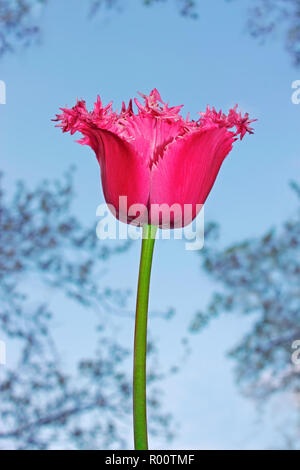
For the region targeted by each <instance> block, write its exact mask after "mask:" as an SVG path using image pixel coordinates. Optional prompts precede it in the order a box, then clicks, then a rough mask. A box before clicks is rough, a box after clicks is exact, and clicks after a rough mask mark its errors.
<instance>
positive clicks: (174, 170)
mask: <svg viewBox="0 0 300 470" xmlns="http://www.w3.org/2000/svg"><path fill="white" fill-rule="evenodd" d="M141 96H142V98H143V99H144V102H145V103H144V105H143V104H141V103H140V102H139V101H138V100H137V99H135V100H134V102H135V104H136V106H137V114H135V113H134V110H133V106H132V100H130V102H129V105H128V107H127V108H126V106H125V103H123V105H122V109H121V112H120V113H118V112H117V111H116V112H115V111H113V109H112V103H109V104H108V105H107V106H105V107H104V106H103V105H102V102H101V100H100V97H99V96H98V98H97V101H96V103H95V106H94V110H93V111H92V112H88V111H87V109H86V104H85V101H83V100H81V101H78V102H77V104H76V105H75V106H74V107H73V108H71V109H62V114H59V115H57V119H56V120H57V121H59V122H60V123H59V124H58V126H59V127H61V128H62V130H63V132H70V133H71V134H74V133H75V132H80V133H81V134H82V135H83V138H82V139H81V140H79V143H81V144H82V145H89V146H90V147H91V148H92V149H93V150H94V152H95V154H96V157H97V160H98V162H99V165H100V168H101V178H102V185H103V192H104V197H105V200H106V202H107V204H108V205H109V206H111V207H113V208H114V214H115V215H116V217H117V218H118V219H120V220H121V221H123V222H127V223H134V224H138V225H142V224H144V223H151V224H153V225H158V226H160V227H166V226H167V227H171V228H175V227H176V228H177V227H182V226H184V225H187V224H188V223H190V222H191V221H192V220H193V219H194V218H195V217H196V215H197V213H198V212H199V210H200V208H201V205H203V204H204V203H205V201H206V199H207V196H208V194H209V193H210V191H211V189H212V186H213V184H214V182H215V179H216V177H217V175H218V172H219V169H220V167H221V165H222V162H223V161H224V159H225V157H226V156H227V155H228V154H229V152H230V150H231V149H232V145H233V142H234V141H235V140H237V138H238V136H240V139H242V138H243V137H244V135H245V134H246V133H247V132H248V133H249V134H252V133H253V130H252V128H251V127H250V124H251V122H253V121H254V120H250V119H249V116H248V114H247V113H246V114H245V115H244V116H242V114H241V112H238V111H237V106H235V107H234V108H233V109H231V110H230V111H229V113H228V115H226V114H223V113H222V112H221V111H220V112H217V111H216V110H215V109H214V108H213V109H210V108H209V107H207V110H206V112H204V113H199V114H200V118H199V119H198V120H197V121H194V120H190V119H189V116H187V118H186V119H184V118H183V117H182V116H181V115H180V110H181V108H182V106H174V107H169V105H168V104H166V103H164V102H163V101H162V99H161V97H160V94H159V93H158V91H157V90H156V89H154V90H152V91H151V93H150V95H149V96H147V95H143V94H141ZM120 196H126V197H127V203H126V206H123V205H122V204H121V203H120ZM121 199H122V198H121ZM186 207H189V211H188V212H187V210H186ZM170 208H173V210H172V212H171V220H169V223H168V224H167V225H165V221H166V220H168V216H169V215H170Z"/></svg>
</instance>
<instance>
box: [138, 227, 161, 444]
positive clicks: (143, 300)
mask: <svg viewBox="0 0 300 470" xmlns="http://www.w3.org/2000/svg"><path fill="white" fill-rule="evenodd" d="M156 230H157V227H155V226H153V225H144V226H143V240H142V252H141V260H140V271H139V281H138V291H137V301H136V317H135V334H134V364H133V426H134V446H135V450H147V449H148V436H147V409H146V353H147V317H148V301H149V287H150V275H151V266H152V257H153V248H154V243H155V235H156Z"/></svg>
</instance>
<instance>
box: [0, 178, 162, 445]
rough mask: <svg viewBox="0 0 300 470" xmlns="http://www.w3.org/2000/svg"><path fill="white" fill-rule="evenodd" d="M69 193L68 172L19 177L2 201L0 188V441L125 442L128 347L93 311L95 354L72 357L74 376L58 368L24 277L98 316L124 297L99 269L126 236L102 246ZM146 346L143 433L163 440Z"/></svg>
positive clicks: (155, 370) (48, 331)
mask: <svg viewBox="0 0 300 470" xmlns="http://www.w3.org/2000/svg"><path fill="white" fill-rule="evenodd" d="M72 199H73V177H72V172H68V173H67V174H66V176H65V179H64V180H58V181H55V182H53V183H49V182H47V181H44V182H42V183H41V184H40V185H38V186H37V187H36V188H35V189H34V190H29V189H28V188H27V187H26V186H25V185H24V184H23V183H19V184H18V186H17V190H16V192H15V194H14V195H13V197H12V198H11V199H9V200H8V198H7V197H6V196H5V194H4V190H3V185H2V182H1V185H0V336H1V340H5V341H7V342H8V344H9V345H10V348H9V350H10V351H11V353H10V356H13V357H11V358H10V360H9V364H7V365H6V366H0V422H1V427H0V446H1V445H3V446H4V447H5V448H7V447H8V448H9V447H12V448H14V449H49V448H65V447H66V448H95V449H96V448H103V447H104V448H117V447H124V446H126V445H127V434H128V431H127V432H126V423H127V422H128V421H127V420H128V417H129V416H130V411H131V379H130V376H129V377H128V375H127V370H128V364H126V360H127V356H128V351H127V350H126V349H125V348H123V347H122V346H120V345H119V344H118V343H117V341H116V340H115V339H114V338H115V336H114V335H113V334H112V333H111V331H108V330H107V323H108V322H107V321H106V320H107V318H106V320H105V317H103V315H100V316H98V317H97V324H98V328H97V338H98V345H97V348H96V351H95V355H94V356H93V357H84V358H82V359H80V360H79V362H78V364H77V367H76V368H75V371H74V373H73V372H72V371H71V372H70V367H68V368H67V370H66V365H65V363H64V361H62V358H61V352H60V351H61V348H62V347H63V348H64V345H62V344H58V343H57V340H56V339H55V336H54V335H53V331H54V329H53V321H54V316H53V315H52V313H51V311H50V310H49V308H48V306H47V304H46V303H45V302H42V303H41V302H40V300H39V299H38V298H37V297H38V294H39V293H38V292H37V293H36V294H35V293H34V289H35V288H34V287H32V284H31V282H32V278H33V277H34V276H35V278H36V279H37V280H38V281H39V284H42V285H43V284H44V285H45V286H50V287H51V288H52V291H53V292H54V293H55V295H56V294H57V293H58V292H61V293H62V294H66V295H67V296H68V297H70V298H71V299H73V301H76V302H79V303H80V304H81V305H83V306H84V307H86V308H87V307H97V311H98V312H99V310H100V312H102V313H104V312H107V311H108V310H112V309H113V308H116V309H117V308H120V307H122V306H123V305H124V302H125V300H126V299H127V294H128V293H127V292H124V291H121V290H118V289H116V290H112V289H111V288H107V287H106V286H104V285H103V280H102V278H103V276H102V275H101V273H102V272H103V268H104V266H105V265H106V264H107V261H108V260H109V259H111V257H113V256H117V255H119V254H121V253H123V252H126V251H127V250H128V248H129V243H128V242H122V243H118V242H116V243H115V244H114V247H113V248H109V247H108V246H107V245H105V244H104V242H103V241H99V240H98V239H97V238H96V233H95V227H92V228H88V229H86V228H84V227H83V226H82V225H81V223H80V222H79V220H78V219H77V218H76V217H74V216H73V215H72V214H71V210H70V205H71V202H72ZM34 285H35V284H33V286H34ZM32 291H33V292H32ZM53 295H54V294H53ZM32 297H33V298H32ZM70 302H72V300H70ZM71 305H72V304H71ZM82 321H84V318H82ZM70 322H71V318H70ZM54 324H55V322H54ZM74 346H76V345H74ZM149 349H150V350H151V351H152V353H151V354H150V358H151V356H152V357H153V364H152V366H151V359H150V363H149V366H150V367H149V383H150V387H149V407H150V431H152V433H159V434H161V435H162V436H164V437H170V428H169V420H170V417H169V416H168V415H165V414H163V413H162V412H161V410H160V399H159V398H160V396H161V394H160V393H158V391H157V389H156V382H157V381H158V380H160V379H161V378H162V377H163V374H160V372H159V367H158V365H157V354H156V353H155V348H154V347H151V344H149ZM151 351H150V352H151ZM71 369H72V368H71ZM129 419H130V418H129ZM124 429H125V430H124Z"/></svg>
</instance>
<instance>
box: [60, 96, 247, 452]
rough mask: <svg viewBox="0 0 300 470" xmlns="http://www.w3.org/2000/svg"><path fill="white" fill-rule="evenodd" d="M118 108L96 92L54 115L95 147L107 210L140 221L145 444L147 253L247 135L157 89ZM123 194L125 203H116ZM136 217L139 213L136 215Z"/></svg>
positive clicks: (138, 360) (137, 430)
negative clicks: (166, 98)
mask: <svg viewBox="0 0 300 470" xmlns="http://www.w3.org/2000/svg"><path fill="white" fill-rule="evenodd" d="M141 96H142V97H143V98H144V100H145V104H144V105H142V104H141V103H139V101H137V100H136V99H135V104H136V106H137V108H138V111H137V114H135V113H134V111H133V108H132V101H130V103H129V106H128V107H127V108H126V106H125V104H124V103H123V106H122V110H121V112H120V113H118V112H114V111H113V110H112V105H111V103H110V104H108V105H107V106H106V107H103V105H102V103H101V100H100V98H99V97H98V99H97V101H96V103H95V107H94V110H93V111H92V112H88V111H87V109H86V106H85V102H84V101H78V102H77V104H76V106H74V107H73V108H72V109H62V114H59V115H57V118H56V121H59V124H58V126H59V127H62V130H63V131H64V132H68V131H70V132H71V134H74V133H75V132H80V133H81V134H82V135H83V138H82V139H81V140H80V141H79V142H80V143H81V144H83V145H89V146H90V147H92V149H93V150H94V152H95V154H96V157H97V160H98V162H99V165H100V168H101V178H102V185H103V192H104V196H105V199H106V202H107V204H108V207H109V208H110V210H111V211H112V212H113V213H114V215H115V216H116V217H117V218H118V219H119V220H121V221H123V222H126V223H133V224H135V225H142V226H143V236H142V250H141V260H140V270H139V281H138V291H137V303H136V317H135V339H134V365H133V423H134V443H135V449H137V450H146V449H148V433H147V412H146V353H147V316H148V301H149V287H150V274H151V265H152V256H153V248H154V241H155V236H156V230H157V227H161V228H178V227H183V226H185V225H187V224H188V223H190V222H191V221H192V220H193V219H194V218H195V217H196V215H197V213H198V212H199V210H201V207H202V205H203V204H204V203H205V201H206V198H207V196H208V194H209V193H210V190H211V188H212V186H213V184H214V182H215V180H216V177H217V175H218V172H219V169H220V167H221V165H222V162H223V161H224V159H225V157H226V156H227V155H228V154H229V152H230V150H231V149H232V145H233V142H234V141H235V140H237V139H238V136H240V139H242V138H243V137H244V135H245V134H246V132H248V133H249V134H252V133H253V131H252V129H251V127H250V124H251V122H253V121H251V120H249V117H248V114H245V115H244V116H242V115H241V113H238V112H237V106H235V107H234V108H233V109H231V110H230V111H229V113H228V115H225V114H223V113H222V112H221V111H220V112H218V113H217V112H216V110H215V109H214V108H213V109H212V110H211V109H210V108H209V107H208V108H207V110H206V112H205V113H200V118H199V119H198V120H197V121H193V120H190V119H189V117H187V118H186V119H183V117H182V116H181V115H180V109H181V106H175V107H169V106H168V104H166V103H164V102H163V101H162V99H161V97H160V95H159V93H158V91H157V90H156V89H154V90H152V91H151V93H150V95H149V96H146V95H141ZM124 198H125V199H126V204H124V203H123V201H124ZM137 215H138V216H137Z"/></svg>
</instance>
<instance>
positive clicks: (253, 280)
mask: <svg viewBox="0 0 300 470" xmlns="http://www.w3.org/2000/svg"><path fill="white" fill-rule="evenodd" d="M292 187H293V189H294V190H295V192H296V194H297V196H298V197H299V200H300V187H299V185H297V184H296V183H292ZM218 239H219V236H218V227H217V226H216V225H210V227H209V229H208V231H207V233H206V242H205V247H204V249H203V250H202V252H199V253H200V256H201V257H202V261H203V267H204V269H205V270H206V272H207V273H209V274H210V275H211V276H212V278H213V279H214V280H216V281H217V283H218V285H219V286H220V287H219V289H218V290H217V292H216V293H215V294H214V295H213V297H212V299H211V301H210V303H209V305H208V307H207V309H206V310H205V311H201V312H198V313H197V314H196V316H195V318H194V319H193V322H192V324H191V328H190V329H191V332H197V331H199V330H201V329H202V328H203V327H205V326H206V325H207V324H208V323H209V322H210V321H211V320H212V319H213V318H216V317H218V316H219V315H220V314H222V313H225V312H235V313H241V314H243V315H247V316H250V315H252V317H253V327H252V328H251V329H250V330H249V332H248V333H247V334H246V335H245V336H244V338H243V339H242V340H241V342H240V343H239V344H238V345H237V346H236V347H235V348H234V349H233V350H232V351H231V352H230V356H231V357H232V358H233V359H234V360H235V363H236V377H237V381H238V383H239V385H240V386H241V388H242V391H243V393H245V394H246V395H247V396H249V397H252V398H254V399H255V400H257V402H258V403H260V404H265V403H266V402H267V401H268V400H269V399H270V398H271V397H273V396H274V395H275V394H279V393H287V394H289V396H291V397H292V402H294V405H295V406H296V408H297V407H298V406H299V404H300V400H299V397H300V373H299V372H300V369H299V365H297V364H294V363H293V362H292V353H293V349H292V343H293V341H295V340H299V339H300V207H299V209H298V211H297V212H296V214H295V216H294V217H293V218H291V219H289V220H287V221H286V222H285V223H284V224H283V225H282V227H280V229H272V230H270V231H268V232H267V233H265V234H264V235H262V236H260V237H257V238H253V239H249V240H245V241H243V242H241V243H238V244H235V245H233V246H229V247H228V248H226V249H224V250H220V249H219V248H218ZM298 433H300V426H299V422H298Z"/></svg>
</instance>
